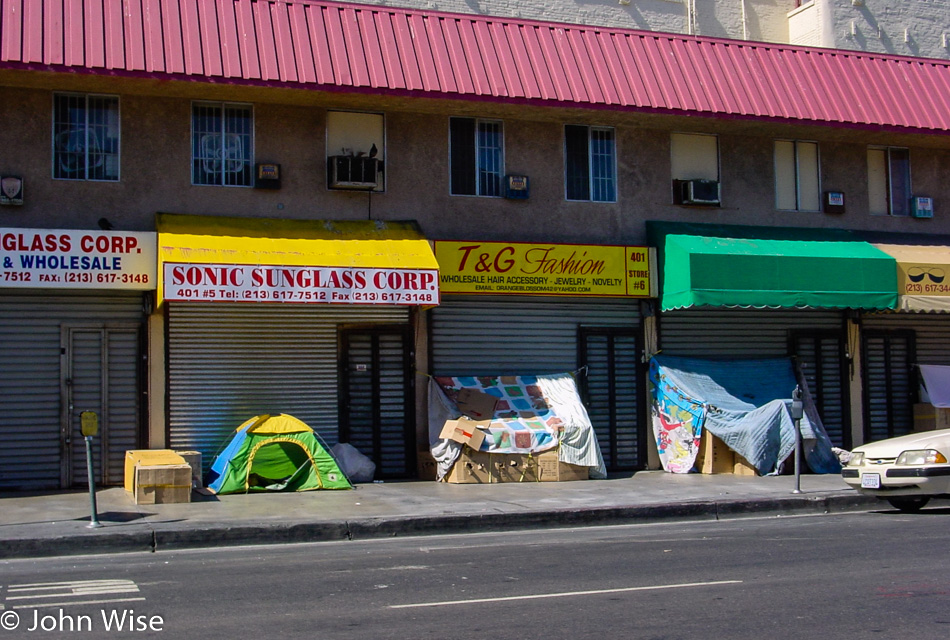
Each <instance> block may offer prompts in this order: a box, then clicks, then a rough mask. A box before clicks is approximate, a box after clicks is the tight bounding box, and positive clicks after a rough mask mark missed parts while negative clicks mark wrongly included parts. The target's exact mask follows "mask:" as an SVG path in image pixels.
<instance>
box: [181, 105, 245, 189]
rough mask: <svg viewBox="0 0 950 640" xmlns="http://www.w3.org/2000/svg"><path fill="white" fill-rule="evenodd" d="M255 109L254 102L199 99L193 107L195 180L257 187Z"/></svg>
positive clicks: (193, 181) (224, 184)
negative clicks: (254, 180)
mask: <svg viewBox="0 0 950 640" xmlns="http://www.w3.org/2000/svg"><path fill="white" fill-rule="evenodd" d="M253 145H254V112H253V109H252V108H251V106H250V105H246V104H230V103H221V102H195V103H194V104H193V105H192V109H191V167H192V168H191V181H192V184H196V185H217V186H224V187H250V186H253V184H254V183H253V177H254V172H253V170H252V169H253V167H252V166H251V164H252V159H253V158H254V149H253Z"/></svg>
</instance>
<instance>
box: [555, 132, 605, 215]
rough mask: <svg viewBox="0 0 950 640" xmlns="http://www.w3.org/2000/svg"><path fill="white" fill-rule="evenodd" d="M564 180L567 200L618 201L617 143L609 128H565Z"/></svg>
mask: <svg viewBox="0 0 950 640" xmlns="http://www.w3.org/2000/svg"><path fill="white" fill-rule="evenodd" d="M564 183H565V192H566V193H565V197H566V198H567V199H568V200H587V201H591V202H616V201H617V145H616V142H615V139H614V130H613V129H611V128H609V127H587V126H582V125H576V124H569V125H567V126H565V127H564Z"/></svg>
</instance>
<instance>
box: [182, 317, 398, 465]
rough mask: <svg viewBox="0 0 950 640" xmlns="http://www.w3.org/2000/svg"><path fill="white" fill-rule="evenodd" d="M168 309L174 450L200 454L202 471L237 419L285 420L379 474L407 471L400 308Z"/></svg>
mask: <svg viewBox="0 0 950 640" xmlns="http://www.w3.org/2000/svg"><path fill="white" fill-rule="evenodd" d="M167 307H168V312H167V313H168V316H167V317H168V398H169V403H168V425H169V442H170V445H171V447H172V448H174V449H179V450H184V449H188V450H196V451H201V452H202V454H203V455H202V460H203V462H204V466H205V468H207V467H208V466H210V464H211V462H213V460H214V457H215V455H216V454H217V453H218V452H219V451H220V449H221V448H222V447H223V446H224V444H226V443H227V441H228V439H229V438H230V435H231V433H233V431H234V430H235V429H236V428H237V427H238V426H239V425H240V424H241V423H243V422H244V421H245V420H247V419H248V418H251V417H253V416H256V415H261V414H278V413H288V414H290V415H293V416H295V417H296V418H299V419H300V420H303V421H304V422H305V423H307V424H308V425H310V426H311V427H312V428H313V429H314V430H315V431H316V432H317V433H319V434H320V435H321V436H322V437H323V439H324V440H325V441H326V442H327V444H328V445H333V444H335V443H336V442H338V441H345V442H349V443H350V444H352V445H353V446H355V447H356V448H357V449H359V450H360V451H361V452H362V453H363V454H365V455H367V456H369V457H371V458H373V460H374V462H376V465H377V477H380V478H395V477H406V476H409V475H411V474H413V473H414V472H415V458H414V451H415V442H414V410H413V409H414V400H413V397H414V396H413V388H414V387H413V376H412V374H411V366H410V364H411V361H412V360H411V356H412V352H413V342H412V336H411V332H410V330H409V324H408V322H409V315H410V314H409V310H408V308H406V307H396V306H366V307H363V306H355V305H282V304H264V303H259V304H231V303H220V302H217V303H168V304H167Z"/></svg>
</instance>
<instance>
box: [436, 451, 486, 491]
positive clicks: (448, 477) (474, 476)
mask: <svg viewBox="0 0 950 640" xmlns="http://www.w3.org/2000/svg"><path fill="white" fill-rule="evenodd" d="M491 481H492V464H491V454H490V453H483V452H481V451H473V450H472V449H471V448H469V447H467V446H463V447H462V453H461V455H459V458H458V460H456V461H455V464H453V465H452V468H451V469H449V472H448V473H447V474H445V477H444V478H442V482H450V483H452V484H491Z"/></svg>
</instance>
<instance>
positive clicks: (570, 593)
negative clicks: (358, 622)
mask: <svg viewBox="0 0 950 640" xmlns="http://www.w3.org/2000/svg"><path fill="white" fill-rule="evenodd" d="M741 583H742V580H717V581H715V582H686V583H683V584H661V585H654V586H650V587H620V588H617V589H594V590H592V591H566V592H562V593H538V594H534V595H526V596H505V597H500V598H476V599H473V600H446V601H442V602H417V603H414V604H394V605H390V606H389V608H390V609H413V608H420V607H447V606H451V605H459V604H479V603H482V602H507V601H512V600H539V599H542V598H567V597H571V596H592V595H601V594H605V593H627V592H630V591H654V590H658V589H683V588H687V587H713V586H719V585H724V584H741Z"/></svg>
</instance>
